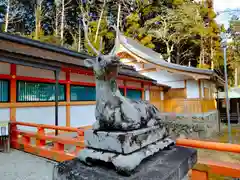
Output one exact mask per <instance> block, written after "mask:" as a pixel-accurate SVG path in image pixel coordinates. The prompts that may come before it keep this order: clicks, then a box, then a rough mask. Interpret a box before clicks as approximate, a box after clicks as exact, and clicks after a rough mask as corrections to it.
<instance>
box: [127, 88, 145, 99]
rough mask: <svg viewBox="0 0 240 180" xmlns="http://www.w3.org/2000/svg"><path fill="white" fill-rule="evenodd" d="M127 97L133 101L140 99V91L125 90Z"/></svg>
mask: <svg viewBox="0 0 240 180" xmlns="http://www.w3.org/2000/svg"><path fill="white" fill-rule="evenodd" d="M127 97H128V98H130V99H134V100H139V99H142V91H141V90H136V89H127Z"/></svg>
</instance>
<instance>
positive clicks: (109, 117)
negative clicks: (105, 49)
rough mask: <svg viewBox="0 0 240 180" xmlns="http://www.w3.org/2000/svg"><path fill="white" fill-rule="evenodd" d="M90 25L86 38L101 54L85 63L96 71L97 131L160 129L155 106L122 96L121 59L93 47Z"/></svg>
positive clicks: (95, 125) (97, 52)
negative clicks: (120, 84)
mask: <svg viewBox="0 0 240 180" xmlns="http://www.w3.org/2000/svg"><path fill="white" fill-rule="evenodd" d="M86 23H87V22H86V21H85V20H83V25H84V34H85V38H86V40H87V41H88V45H89V46H90V47H91V49H92V50H93V51H94V52H95V53H96V54H97V56H96V57H95V58H93V59H86V60H85V61H84V63H85V65H86V66H87V67H91V68H93V71H94V75H95V79H96V109H95V117H96V122H95V123H94V124H93V129H94V130H120V131H128V130H135V129H140V128H146V127H150V126H155V125H160V121H161V118H160V114H159V111H158V109H157V108H156V107H155V106H154V105H152V104H149V103H148V102H146V101H142V100H131V99H128V98H126V97H124V96H122V95H121V93H120V91H119V89H118V85H117V81H116V79H117V76H118V71H119V68H120V67H121V62H120V59H119V57H117V56H116V55H114V54H113V52H111V53H110V54H108V55H102V54H101V53H100V51H97V50H96V49H95V48H94V47H93V45H92V44H91V42H90V40H89V38H88V26H87V25H86ZM115 45H116V44H115Z"/></svg>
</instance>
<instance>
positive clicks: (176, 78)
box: [142, 70, 187, 88]
mask: <svg viewBox="0 0 240 180" xmlns="http://www.w3.org/2000/svg"><path fill="white" fill-rule="evenodd" d="M142 74H143V75H145V76H147V77H150V78H152V79H155V80H156V81H157V82H158V83H162V84H167V85H168V86H170V87H172V88H185V83H184V80H185V79H187V77H186V76H183V75H181V74H173V73H169V72H167V71H164V70H162V71H157V72H146V73H142Z"/></svg>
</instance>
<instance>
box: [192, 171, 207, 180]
mask: <svg viewBox="0 0 240 180" xmlns="http://www.w3.org/2000/svg"><path fill="white" fill-rule="evenodd" d="M191 180H208V173H207V172H204V171H197V170H192V173H191Z"/></svg>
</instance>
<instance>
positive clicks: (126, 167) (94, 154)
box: [78, 138, 175, 174]
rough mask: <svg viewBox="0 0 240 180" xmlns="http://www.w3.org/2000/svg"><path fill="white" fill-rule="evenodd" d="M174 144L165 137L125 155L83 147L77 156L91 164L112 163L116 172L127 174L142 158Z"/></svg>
mask: <svg viewBox="0 0 240 180" xmlns="http://www.w3.org/2000/svg"><path fill="white" fill-rule="evenodd" d="M174 144H175V142H174V141H173V140H171V139H168V138H166V139H164V140H160V141H157V142H155V143H153V144H150V145H148V146H146V147H144V148H142V149H140V150H138V151H135V152H133V153H131V154H127V155H123V154H116V153H114V152H106V151H102V150H94V149H88V148H85V149H83V150H82V151H81V152H80V153H79V155H78V158H79V159H80V160H81V161H83V162H85V163H86V164H92V161H103V162H105V163H112V164H113V165H114V167H115V168H116V170H117V171H118V172H124V173H125V174H129V173H131V172H132V171H134V170H135V168H136V167H137V166H139V164H140V163H141V162H142V161H143V160H144V159H146V158H148V157H149V156H152V155H153V154H155V153H157V152H159V151H161V150H163V149H165V148H169V147H170V146H173V145H174Z"/></svg>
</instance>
